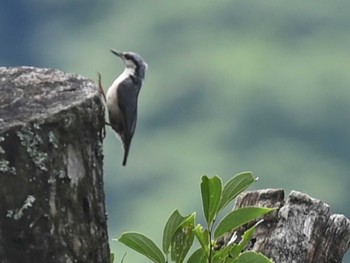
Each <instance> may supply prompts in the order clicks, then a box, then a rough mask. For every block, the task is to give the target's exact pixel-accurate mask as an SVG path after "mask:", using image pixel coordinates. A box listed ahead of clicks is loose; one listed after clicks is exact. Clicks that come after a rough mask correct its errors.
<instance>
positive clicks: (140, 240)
mask: <svg viewBox="0 0 350 263" xmlns="http://www.w3.org/2000/svg"><path fill="white" fill-rule="evenodd" d="M119 241H120V242H122V243H123V244H124V245H126V246H128V247H130V248H131V249H133V250H135V251H137V252H139V253H140V254H142V255H144V256H146V257H148V258H149V259H150V260H152V261H153V262H156V263H165V258H164V255H163V254H162V251H161V250H160V249H159V248H158V247H157V246H156V244H154V242H153V241H152V240H150V239H149V238H148V237H146V236H144V235H142V234H140V233H136V232H125V233H123V234H122V236H121V237H120V238H119Z"/></svg>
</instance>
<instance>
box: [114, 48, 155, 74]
mask: <svg viewBox="0 0 350 263" xmlns="http://www.w3.org/2000/svg"><path fill="white" fill-rule="evenodd" d="M111 52H112V53H113V54H114V55H116V56H118V57H120V58H121V59H122V60H123V62H124V64H125V67H126V68H128V69H131V70H132V72H134V74H133V75H135V76H136V77H138V78H141V79H144V78H145V71H146V69H147V67H148V65H147V63H146V62H145V61H144V60H143V58H142V57H141V56H140V55H139V54H137V53H135V52H131V51H127V52H121V51H117V50H114V49H111Z"/></svg>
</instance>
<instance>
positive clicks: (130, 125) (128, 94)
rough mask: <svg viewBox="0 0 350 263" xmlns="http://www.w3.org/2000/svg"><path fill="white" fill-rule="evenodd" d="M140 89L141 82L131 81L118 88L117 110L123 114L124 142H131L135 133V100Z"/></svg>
mask: <svg viewBox="0 0 350 263" xmlns="http://www.w3.org/2000/svg"><path fill="white" fill-rule="evenodd" d="M140 88H141V82H140V83H135V82H133V81H132V80H128V81H124V82H122V83H121V84H120V86H119V87H118V91H117V92H118V103H119V109H120V111H121V112H122V114H123V117H124V118H123V124H124V133H125V134H124V136H125V140H126V141H131V138H132V136H133V135H134V132H135V127H136V121H137V98H138V94H139V91H140Z"/></svg>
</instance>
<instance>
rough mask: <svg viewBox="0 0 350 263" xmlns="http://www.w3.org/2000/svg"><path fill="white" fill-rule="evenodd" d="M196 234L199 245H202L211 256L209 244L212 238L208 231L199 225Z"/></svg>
mask: <svg viewBox="0 0 350 263" xmlns="http://www.w3.org/2000/svg"><path fill="white" fill-rule="evenodd" d="M193 232H194V234H195V235H196V237H197V239H198V241H199V243H200V244H201V246H202V248H203V250H204V251H205V252H206V253H207V255H208V254H209V242H210V236H209V232H208V229H204V228H203V227H202V226H201V225H200V224H198V225H197V226H196V227H195V228H194V229H193Z"/></svg>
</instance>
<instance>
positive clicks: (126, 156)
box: [123, 141, 130, 166]
mask: <svg viewBox="0 0 350 263" xmlns="http://www.w3.org/2000/svg"><path fill="white" fill-rule="evenodd" d="M129 149H130V141H126V142H125V143H124V158H123V166H125V165H126V162H127V160H128V155H129Z"/></svg>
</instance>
